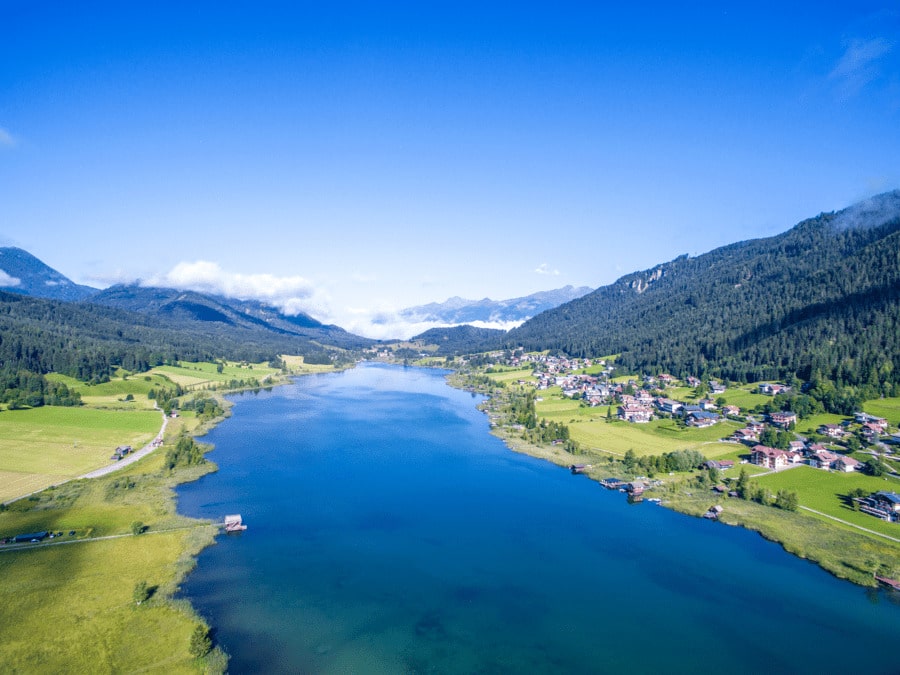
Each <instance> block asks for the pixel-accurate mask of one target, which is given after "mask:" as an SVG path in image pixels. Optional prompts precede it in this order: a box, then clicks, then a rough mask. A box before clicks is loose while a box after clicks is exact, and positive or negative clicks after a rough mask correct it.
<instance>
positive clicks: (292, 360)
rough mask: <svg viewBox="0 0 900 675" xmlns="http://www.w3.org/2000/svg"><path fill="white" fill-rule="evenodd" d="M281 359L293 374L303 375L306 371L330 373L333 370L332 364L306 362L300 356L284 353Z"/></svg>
mask: <svg viewBox="0 0 900 675" xmlns="http://www.w3.org/2000/svg"><path fill="white" fill-rule="evenodd" d="M281 360H282V361H284V364H285V365H286V366H287V368H288V370H290V371H291V372H292V373H293V374H295V375H303V374H307V373H330V372H332V371H334V366H329V365H325V364H315V363H306V362H305V361H304V360H303V357H302V356H292V355H287V354H284V355H282V356H281Z"/></svg>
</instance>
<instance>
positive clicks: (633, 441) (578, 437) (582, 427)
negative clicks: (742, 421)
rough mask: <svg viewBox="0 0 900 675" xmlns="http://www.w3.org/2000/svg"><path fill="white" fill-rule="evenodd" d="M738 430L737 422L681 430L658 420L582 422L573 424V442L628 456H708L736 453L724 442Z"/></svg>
mask: <svg viewBox="0 0 900 675" xmlns="http://www.w3.org/2000/svg"><path fill="white" fill-rule="evenodd" d="M737 428H738V425H737V424H735V423H734V422H721V423H719V424H717V425H715V426H712V427H709V428H707V429H691V428H685V427H679V426H678V425H677V424H676V423H675V422H674V421H673V420H666V419H663V420H654V421H652V422H649V423H648V424H631V423H628V422H621V421H618V420H616V421H613V422H607V421H605V419H604V420H602V421H593V422H579V423H575V424H570V425H569V433H570V436H571V438H572V439H573V440H575V441H577V442H578V443H580V444H581V445H582V446H583V447H585V448H587V449H590V448H596V449H599V450H606V451H609V452H613V453H617V454H624V453H625V452H627V451H628V450H634V452H635V454H637V455H638V456H642V455H661V454H663V453H664V452H672V451H674V450H698V451H700V452H702V453H703V454H704V455H705V456H707V457H721V456H724V455H725V454H728V453H730V452H735V449H736V446H735V445H733V444H730V443H721V442H720V440H721V439H722V438H723V437H725V436H730V435H731V433H732V432H733V431H734V430H735V429H737Z"/></svg>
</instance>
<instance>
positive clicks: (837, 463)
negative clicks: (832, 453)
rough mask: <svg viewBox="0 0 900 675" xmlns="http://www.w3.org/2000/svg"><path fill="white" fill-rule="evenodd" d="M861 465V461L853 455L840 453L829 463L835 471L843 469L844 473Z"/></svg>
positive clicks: (855, 469) (850, 471)
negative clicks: (848, 455)
mask: <svg viewBox="0 0 900 675" xmlns="http://www.w3.org/2000/svg"><path fill="white" fill-rule="evenodd" d="M861 467H862V463H861V462H860V461H859V460H857V459H854V458H853V457H847V456H846V455H841V456H840V457H838V458H837V459H836V460H834V462H832V464H831V468H832V469H834V470H835V471H843V472H844V473H852V472H853V471H857V470H859V469H860V468H861Z"/></svg>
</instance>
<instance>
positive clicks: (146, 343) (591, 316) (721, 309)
mask: <svg viewBox="0 0 900 675" xmlns="http://www.w3.org/2000/svg"><path fill="white" fill-rule="evenodd" d="M0 288H5V289H7V290H10V291H14V293H8V292H3V291H2V290H0V337H2V340H0V369H2V370H4V371H5V372H10V369H16V368H19V369H21V368H24V369H27V370H31V371H33V372H37V373H45V372H50V370H54V369H57V370H60V372H70V373H73V372H74V373H76V376H83V375H84V374H85V373H87V374H91V373H94V374H96V373H98V372H103V369H104V368H106V369H107V370H108V369H109V367H110V364H114V363H126V362H127V363H133V364H138V365H141V364H143V363H145V362H153V361H159V360H160V359H169V358H187V356H191V357H195V358H201V357H202V358H221V357H229V355H231V356H230V357H237V356H240V358H251V357H253V358H272V357H274V356H275V355H277V354H283V353H301V354H306V355H309V356H310V357H317V358H330V357H329V356H328V353H329V352H328V349H329V348H333V347H339V348H345V349H349V350H355V349H361V348H364V347H366V346H369V345H371V344H374V342H375V341H373V340H369V339H367V338H362V337H359V336H355V335H352V334H350V333H348V332H346V331H344V330H343V329H341V328H339V327H338V326H329V325H325V324H322V323H320V322H318V321H316V320H315V319H314V318H312V317H310V316H307V315H303V314H300V315H297V316H286V315H285V314H283V313H282V312H280V311H279V310H278V309H276V308H273V307H270V306H267V305H265V304H263V303H260V302H257V301H249V300H235V299H233V298H223V297H218V296H212V295H206V294H202V293H196V292H193V291H180V290H173V289H161V288H145V287H142V286H139V285H120V286H113V287H111V288H108V289H105V290H103V291H98V290H96V289H91V288H88V287H85V286H79V285H77V284H74V283H72V282H71V281H70V280H68V279H66V278H65V277H64V276H63V275H61V274H60V273H59V272H56V271H55V270H52V269H51V268H49V267H47V266H46V265H44V264H43V263H42V262H40V261H39V260H37V259H36V258H34V257H33V256H30V254H28V253H26V252H25V251H21V250H20V249H9V248H7V249H0ZM585 290H586V289H575V288H571V287H567V288H565V289H559V290H558V291H551V292H546V293H543V294H535V295H533V296H528V297H526V298H517V299H513V300H507V301H497V302H495V301H492V300H489V299H485V300H481V301H468V300H462V299H459V298H451V299H450V300H448V301H447V302H445V303H432V304H430V305H423V306H420V307H413V308H409V309H408V310H404V313H403V314H404V316H406V317H407V318H412V317H416V318H423V317H428V318H430V319H432V320H434V321H435V322H438V321H440V322H443V323H455V322H460V321H463V320H468V321H472V322H475V321H489V320H493V321H497V320H509V321H517V320H521V319H522V318H524V316H526V315H528V314H530V313H532V312H536V314H535V315H534V316H532V318H530V319H528V320H527V321H525V322H524V323H522V324H521V325H520V326H519V327H517V328H514V329H512V330H510V331H508V332H504V331H500V330H488V329H483V328H475V327H472V326H468V325H462V326H456V327H451V328H439V329H433V330H431V331H427V332H426V333H423V334H421V335H419V336H417V337H416V338H414V340H416V341H417V342H419V343H420V344H423V345H424V344H432V345H437V347H438V352H437V353H438V354H447V355H450V354H457V353H465V352H474V351H487V350H492V349H500V348H515V347H524V348H525V349H528V350H552V351H558V352H562V353H566V354H569V355H573V356H604V355H609V356H612V355H615V356H616V358H617V362H618V363H619V364H621V365H622V366H623V367H624V368H625V369H626V370H629V371H630V372H664V371H665V372H670V373H672V374H675V375H682V376H684V375H688V374H693V375H697V376H701V377H702V376H715V377H720V378H727V379H731V380H736V381H758V380H763V379H791V378H795V377H799V378H800V379H802V380H807V381H814V382H815V381H824V380H827V381H830V382H833V383H834V384H835V385H836V386H837V387H838V388H839V389H842V390H845V389H846V388H848V387H868V388H870V389H872V388H876V389H878V390H879V391H881V392H882V393H893V395H898V394H900V391H896V393H894V392H895V389H897V388H900V191H894V192H889V193H885V194H882V195H878V196H877V197H873V198H871V199H868V200H865V201H863V202H860V203H859V204H855V205H853V206H851V207H849V208H847V209H844V210H842V211H839V212H830V213H822V214H820V215H818V216H816V217H814V218H810V219H808V220H804V221H803V222H801V223H799V224H797V225H796V226H794V227H793V228H791V229H790V230H788V231H786V232H784V233H782V234H779V235H777V236H774V237H768V238H764V239H754V240H748V241H742V242H737V243H734V244H731V245H728V246H723V247H721V248H718V249H715V250H713V251H710V252H709V253H705V254H703V255H699V256H696V257H689V256H680V257H678V258H675V259H674V260H671V261H669V262H665V263H661V264H659V265H655V266H654V267H652V268H650V269H647V270H643V271H639V272H634V273H632V274H628V275H625V276H623V277H621V278H620V279H618V280H617V281H615V282H614V283H612V284H610V285H608V286H603V287H601V288H598V289H596V290H594V291H591V292H589V293H587V294H584V295H582V293H583V291H585ZM28 296H41V297H40V298H35V297H31V298H29V297H28ZM571 296H580V297H574V299H569V300H568V301H566V302H563V298H565V297H571ZM557 302H563V304H559V305H558V306H555V307H549V308H545V307H547V305H552V304H554V303H557ZM542 309H543V311H541V310H542ZM73 350H76V351H77V350H81V351H80V352H77V353H75V354H74V355H73V353H72V352H73ZM332 353H333V352H332ZM85 364H87V365H85ZM0 374H2V373H0Z"/></svg>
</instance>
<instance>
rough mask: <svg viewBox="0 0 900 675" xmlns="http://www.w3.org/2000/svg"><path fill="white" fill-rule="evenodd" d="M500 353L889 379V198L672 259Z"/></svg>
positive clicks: (728, 373) (892, 271) (876, 385)
mask: <svg viewBox="0 0 900 675" xmlns="http://www.w3.org/2000/svg"><path fill="white" fill-rule="evenodd" d="M503 346H505V347H516V346H523V347H525V348H526V349H528V350H545V349H551V350H559V351H562V352H565V353H567V354H569V355H572V356H599V355H610V354H618V355H619V359H618V363H619V364H621V365H622V366H623V367H624V368H626V369H628V370H631V371H632V372H648V373H660V372H669V373H671V374H673V375H676V376H686V375H695V376H698V377H711V376H712V377H718V378H722V379H728V380H734V381H743V382H753V381H759V380H776V379H791V378H799V379H801V380H804V381H815V382H830V383H833V384H834V385H835V386H836V387H837V388H838V389H841V388H843V387H865V388H866V389H867V390H868V393H891V392H893V391H894V389H895V387H896V386H897V385H898V384H900V370H898V366H900V192H893V193H887V194H884V195H880V196H879V197H877V198H873V199H872V200H869V201H867V202H863V203H861V204H858V205H856V206H853V207H851V208H849V209H847V210H845V211H841V212H838V213H829V214H822V215H820V216H818V217H816V218H813V219H810V220H807V221H804V222H802V223H800V224H799V225H797V226H796V227H794V228H793V229H791V230H789V231H788V232H786V233H784V234H782V235H778V236H775V237H770V238H767V239H757V240H752V241H745V242H740V243H736V244H732V245H730V246H725V247H723V248H719V249H716V250H714V251H712V252H710V253H707V254H704V255H701V256H698V257H695V258H690V257H688V256H681V257H679V258H676V259H675V260H673V261H671V262H669V263H665V264H663V265H659V266H657V267H655V268H653V269H651V270H647V271H645V272H638V273H634V274H630V275H628V276H625V277H623V278H621V279H619V280H618V281H617V282H615V283H614V284H611V285H609V286H605V287H602V288H600V289H598V290H596V291H595V292H593V293H591V294H589V295H587V296H585V297H583V298H580V299H578V300H574V301H572V302H570V303H568V304H566V305H562V306H561V307H559V308H557V309H555V310H550V311H548V312H544V313H543V314H540V315H539V316H537V317H535V318H533V319H531V320H530V321H528V322H526V323H525V324H523V325H522V326H521V327H519V328H517V329H514V330H512V331H510V332H509V333H508V334H507V335H506V337H505V338H504V340H503Z"/></svg>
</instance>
